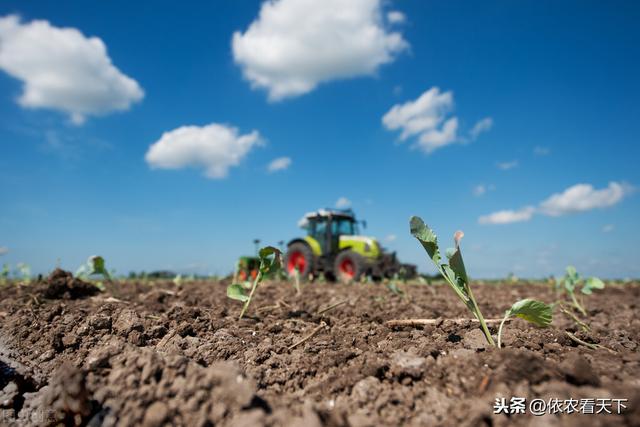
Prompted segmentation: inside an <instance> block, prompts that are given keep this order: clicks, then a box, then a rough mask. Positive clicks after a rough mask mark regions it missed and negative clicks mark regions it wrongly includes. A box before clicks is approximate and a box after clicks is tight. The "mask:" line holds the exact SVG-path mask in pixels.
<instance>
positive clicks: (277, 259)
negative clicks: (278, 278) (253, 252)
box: [258, 246, 282, 275]
mask: <svg viewBox="0 0 640 427" xmlns="http://www.w3.org/2000/svg"><path fill="white" fill-rule="evenodd" d="M258 257H259V258H260V272H261V273H262V275H267V274H270V273H273V272H275V271H278V270H279V269H280V267H281V266H282V252H280V249H278V248H274V247H273V246H265V247H264V248H262V249H260V252H259V253H258Z"/></svg>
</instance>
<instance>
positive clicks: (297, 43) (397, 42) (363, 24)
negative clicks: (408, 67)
mask: <svg viewBox="0 0 640 427" xmlns="http://www.w3.org/2000/svg"><path fill="white" fill-rule="evenodd" d="M231 47H232V51H233V58H234V60H235V62H236V64H238V65H239V66H240V67H241V68H242V71H243V74H244V77H245V78H246V79H247V80H249V81H250V82H251V85H252V86H253V87H256V88H264V89H266V90H267V91H268V93H269V99H270V100H274V101H275V100H280V99H283V98H286V97H293V96H298V95H302V94H305V93H308V92H310V91H312V90H313V89H315V88H316V86H317V85H318V84H320V83H322V82H326V81H330V80H335V79H342V78H349V77H355V76H361V75H371V74H374V73H375V72H376V70H377V69H378V67H379V66H381V65H383V64H387V63H389V62H392V61H393V60H394V59H395V57H396V56H397V54H398V53H400V52H402V51H403V50H405V49H407V48H408V43H407V42H406V41H405V40H404V39H403V37H402V35H401V34H400V33H399V32H392V31H390V30H388V29H387V28H385V27H384V26H383V19H382V0H350V1H348V2H345V1H343V0H323V1H317V0H272V1H265V2H264V3H263V4H262V7H261V8H260V13H259V16H258V18H257V19H256V20H254V21H253V22H252V23H251V25H250V26H249V28H248V29H247V30H246V31H245V32H239V31H237V32H235V33H234V34H233V39H232V43H231Z"/></svg>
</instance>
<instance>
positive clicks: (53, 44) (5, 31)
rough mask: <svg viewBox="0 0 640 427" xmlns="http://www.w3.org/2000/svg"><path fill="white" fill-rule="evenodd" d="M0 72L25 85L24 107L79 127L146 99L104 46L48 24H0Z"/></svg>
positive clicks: (14, 19)
mask: <svg viewBox="0 0 640 427" xmlns="http://www.w3.org/2000/svg"><path fill="white" fill-rule="evenodd" d="M0 69H2V70H4V71H5V72H7V73H8V74H9V75H11V76H13V77H15V78H17V79H19V80H22V82H23V84H24V86H23V92H22V95H20V98H19V99H18V103H19V104H20V105H21V106H23V107H25V108H49V109H54V110H59V111H63V112H65V113H67V114H69V115H70V117H71V119H72V121H73V122H74V123H76V124H81V123H82V122H84V120H85V118H86V116H89V115H103V114H107V113H109V112H112V111H119V110H127V109H128V108H129V107H130V106H131V104H132V103H134V102H137V101H140V100H141V99H142V98H143V97H144V92H143V90H142V88H141V87H140V85H139V84H138V83H137V82H136V81H135V80H133V79H132V78H130V77H128V76H126V75H124V74H123V73H122V72H120V70H118V69H117V68H116V67H115V66H114V65H113V64H112V63H111V58H109V55H108V54H107V48H106V46H105V44H104V43H103V42H102V40H100V39H99V38H97V37H85V36H84V35H83V34H82V33H81V32H80V31H78V30H77V29H75V28H58V27H54V26H52V25H51V24H49V22H48V21H42V20H38V21H32V22H29V23H22V22H21V21H20V18H19V17H18V16H16V15H9V16H6V17H3V18H0Z"/></svg>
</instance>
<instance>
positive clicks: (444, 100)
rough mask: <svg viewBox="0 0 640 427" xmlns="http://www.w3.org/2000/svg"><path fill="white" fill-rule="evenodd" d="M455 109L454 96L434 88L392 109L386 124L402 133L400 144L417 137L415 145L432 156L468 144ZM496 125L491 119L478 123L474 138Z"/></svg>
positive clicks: (387, 115) (386, 126) (387, 114)
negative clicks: (460, 136)
mask: <svg viewBox="0 0 640 427" xmlns="http://www.w3.org/2000/svg"><path fill="white" fill-rule="evenodd" d="M452 110H453V93H452V92H451V91H449V92H441V91H440V89H439V88H437V87H432V88H431V89H429V90H427V91H425V92H424V93H423V94H422V95H420V96H419V97H418V98H417V99H415V100H413V101H407V102H405V103H404V104H396V105H394V106H393V107H391V109H390V110H389V111H388V112H387V113H386V114H385V115H384V116H383V117H382V124H383V125H384V127H385V128H387V129H388V130H400V131H401V132H400V141H405V140H407V139H408V138H410V137H414V136H415V137H416V142H415V146H416V147H418V148H420V149H421V150H422V151H424V152H425V153H427V154H429V153H432V152H433V151H435V150H437V149H438V148H442V147H444V146H446V145H449V144H453V143H464V142H466V140H465V139H464V138H459V137H458V118H457V117H455V116H450V113H451V111H452ZM492 123H493V120H492V119H491V118H489V117H487V118H485V119H482V120H481V121H479V122H478V123H476V125H475V126H474V127H473V129H472V130H471V132H473V134H474V135H475V136H474V137H473V138H472V139H475V138H476V137H477V136H478V135H479V134H480V133H482V132H485V131H487V130H489V129H490V128H491V125H492Z"/></svg>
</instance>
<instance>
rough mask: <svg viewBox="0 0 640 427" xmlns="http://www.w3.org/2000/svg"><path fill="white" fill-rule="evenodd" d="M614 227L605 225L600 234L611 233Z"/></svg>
mask: <svg viewBox="0 0 640 427" xmlns="http://www.w3.org/2000/svg"><path fill="white" fill-rule="evenodd" d="M615 228H616V227H615V226H614V225H613V224H606V225H605V226H604V227H602V232H603V233H611V232H612V231H613V230H615Z"/></svg>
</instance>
